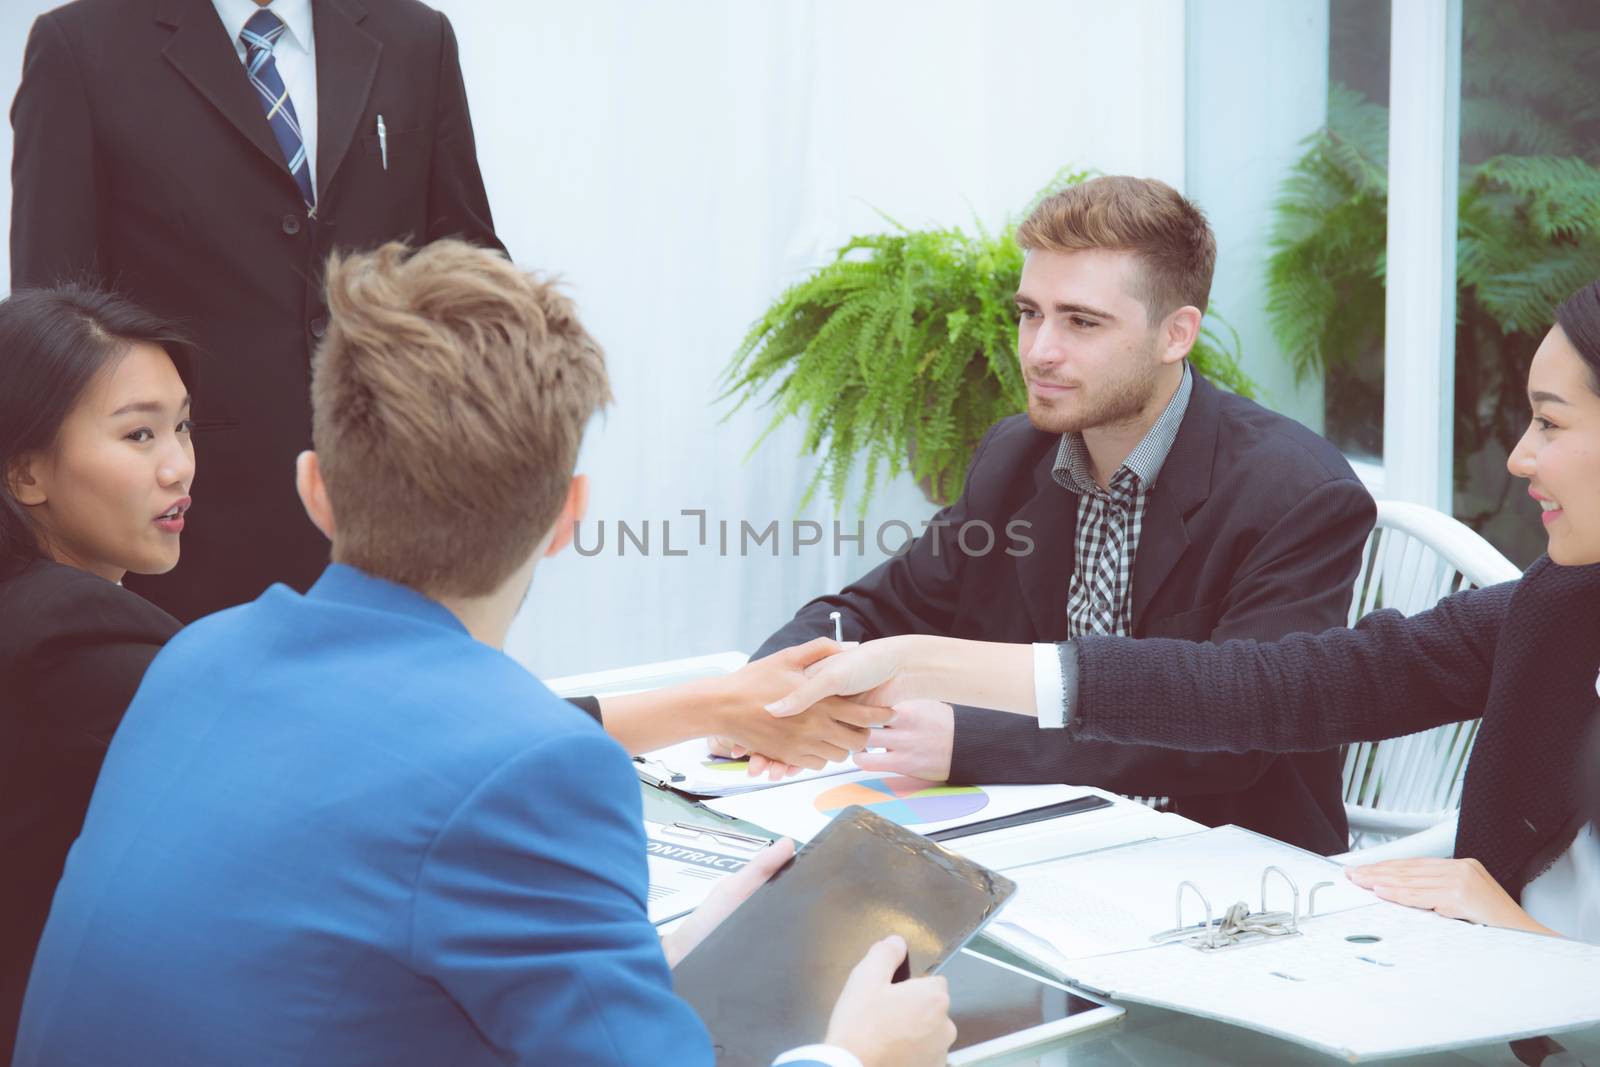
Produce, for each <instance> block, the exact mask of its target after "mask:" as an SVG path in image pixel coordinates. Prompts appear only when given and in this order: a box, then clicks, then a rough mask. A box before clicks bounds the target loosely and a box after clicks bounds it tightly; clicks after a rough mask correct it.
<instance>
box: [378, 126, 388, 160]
mask: <svg viewBox="0 0 1600 1067" xmlns="http://www.w3.org/2000/svg"><path fill="white" fill-rule="evenodd" d="M378 156H379V158H381V159H382V160H383V169H384V170H388V169H389V128H388V127H387V126H385V125H384V124H383V116H382V115H379V116H378Z"/></svg>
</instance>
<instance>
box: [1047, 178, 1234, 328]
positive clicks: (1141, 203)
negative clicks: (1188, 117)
mask: <svg viewBox="0 0 1600 1067" xmlns="http://www.w3.org/2000/svg"><path fill="white" fill-rule="evenodd" d="M1017 244H1019V245H1021V246H1022V247H1023V248H1025V249H1030V250H1035V249H1036V250H1040V251H1045V252H1063V253H1065V252H1083V251H1088V250H1090V249H1103V250H1106V251H1114V252H1132V253H1133V254H1134V255H1135V256H1136V257H1138V261H1139V266H1140V272H1139V273H1140V279H1141V281H1140V285H1139V292H1137V293H1136V294H1135V295H1137V296H1138V297H1139V299H1140V301H1141V302H1143V304H1144V306H1145V311H1146V313H1147V314H1148V316H1149V319H1150V321H1151V322H1152V323H1155V322H1159V321H1160V320H1161V319H1164V318H1165V317H1166V316H1167V315H1169V314H1171V313H1172V312H1173V311H1176V310H1177V309H1178V308H1180V307H1183V306H1185V305H1193V306H1194V307H1197V308H1199V309H1200V310H1201V311H1205V309H1206V301H1207V300H1208V299H1209V297H1210V295H1211V273H1212V271H1213V270H1214V269H1215V267H1216V263H1217V240H1216V238H1215V237H1214V236H1212V233H1211V226H1210V225H1209V224H1208V223H1207V222H1206V217H1205V215H1204V214H1202V213H1201V211H1200V209H1199V208H1197V207H1195V206H1194V205H1193V204H1191V203H1190V202H1189V201H1188V200H1185V199H1184V198H1183V196H1182V195H1180V194H1179V193H1178V191H1177V190H1176V189H1174V188H1172V186H1170V185H1167V184H1166V183H1165V182H1159V181H1156V180H1155V179H1154V178H1130V177H1126V176H1123V175H1107V176H1105V177H1100V178H1092V179H1090V180H1089V181H1086V182H1083V183H1082V184H1079V185H1069V186H1068V187H1067V188H1065V189H1062V190H1061V191H1060V192H1058V193H1054V194H1052V195H1050V196H1048V197H1045V199H1043V200H1041V201H1040V202H1039V204H1038V205H1037V206H1036V207H1035V208H1034V209H1033V211H1032V212H1031V213H1029V215H1028V217H1027V219H1025V220H1024V221H1023V223H1022V225H1021V226H1018V227H1017Z"/></svg>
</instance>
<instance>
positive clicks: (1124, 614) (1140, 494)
mask: <svg viewBox="0 0 1600 1067" xmlns="http://www.w3.org/2000/svg"><path fill="white" fill-rule="evenodd" d="M1193 391H1194V379H1193V376H1192V373H1191V372H1190V370H1189V367H1188V364H1185V365H1184V368H1183V380H1182V381H1181V382H1179V384H1178V391H1177V392H1175V393H1173V394H1172V399H1171V400H1169V401H1168V402H1167V406H1166V408H1165V410H1163V411H1162V412H1161V417H1160V418H1158V419H1156V422H1155V425H1154V426H1152V427H1150V431H1149V432H1148V433H1146V434H1145V435H1144V439H1143V440H1142V441H1140V442H1139V443H1138V445H1136V446H1135V447H1134V449H1133V451H1132V452H1130V453H1128V458H1127V459H1126V460H1124V461H1123V464H1122V466H1120V467H1118V468H1117V470H1116V473H1115V474H1113V475H1112V476H1111V478H1110V481H1109V485H1108V487H1107V488H1105V489H1102V488H1101V487H1100V484H1099V483H1098V482H1096V481H1095V480H1094V471H1093V467H1092V465H1091V464H1090V461H1089V449H1088V447H1087V446H1086V445H1085V444H1084V443H1083V436H1082V435H1081V434H1076V433H1067V434H1062V435H1061V448H1060V450H1059V451H1058V452H1057V453H1056V464H1055V468H1054V470H1053V471H1052V474H1053V475H1054V477H1055V480H1056V482H1057V484H1059V485H1060V486H1061V487H1062V488H1064V489H1068V490H1071V491H1072V492H1074V493H1077V494H1078V532H1077V536H1076V538H1075V540H1074V549H1075V556H1074V563H1073V569H1072V582H1071V584H1070V585H1069V587H1068V590H1067V636H1068V637H1069V638H1071V637H1081V636H1083V635H1084V634H1124V635H1125V634H1127V633H1129V632H1130V631H1131V630H1132V629H1133V559H1134V555H1135V554H1136V553H1137V552H1138V550H1139V532H1140V529H1141V528H1142V526H1143V524H1144V502H1145V496H1146V494H1148V493H1149V492H1150V489H1151V487H1153V486H1154V485H1155V484H1156V478H1157V477H1158V476H1159V475H1160V474H1161V468H1162V466H1164V465H1165V464H1166V462H1167V455H1168V453H1170V452H1171V451H1172V442H1173V441H1174V440H1176V439H1177V436H1178V427H1179V425H1180V424H1182V422H1183V415H1184V412H1186V411H1187V410H1188V409H1189V395H1190V393H1192V392H1193Z"/></svg>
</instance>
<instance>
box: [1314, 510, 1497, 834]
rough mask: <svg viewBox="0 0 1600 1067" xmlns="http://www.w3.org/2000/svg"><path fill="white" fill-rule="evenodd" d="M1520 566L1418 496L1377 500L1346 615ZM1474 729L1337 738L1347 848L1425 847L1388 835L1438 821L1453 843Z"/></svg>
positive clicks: (1434, 596)
mask: <svg viewBox="0 0 1600 1067" xmlns="http://www.w3.org/2000/svg"><path fill="white" fill-rule="evenodd" d="M1520 574H1521V572H1520V571H1519V570H1518V569H1517V567H1516V565H1515V564H1514V563H1512V562H1511V561H1510V560H1508V559H1506V558H1505V557H1504V556H1502V555H1501V554H1500V553H1499V552H1497V551H1495V549H1494V547H1493V546H1492V545H1490V544H1489V542H1487V541H1485V540H1484V539H1483V538H1482V537H1479V536H1478V535H1477V534H1476V533H1474V532H1473V531H1472V530H1471V529H1469V528H1468V527H1467V526H1465V525H1464V524H1462V523H1460V522H1457V521H1456V520H1455V519H1453V518H1451V517H1450V516H1448V515H1445V514H1442V513H1440V512H1438V511H1435V510H1433V509H1432V508H1427V507H1423V506H1422V505H1420V504H1408V503H1404V502H1402V501H1397V500H1381V501H1379V502H1378V523H1377V527H1376V528H1375V529H1374V530H1373V531H1372V536H1371V537H1369V538H1368V539H1367V544H1366V547H1365V548H1364V549H1363V550H1362V560H1361V572H1360V574H1358V575H1357V576H1356V584H1355V593H1354V595H1353V597H1352V599H1351V603H1350V623H1351V625H1355V622H1356V620H1357V619H1360V618H1361V617H1362V616H1363V615H1366V614H1367V613H1368V612H1371V611H1376V610H1378V609H1379V608H1394V609H1396V610H1398V611H1400V612H1402V613H1404V614H1406V615H1411V614H1414V613H1416V612H1418V611H1425V610H1427V609H1428V608H1431V607H1432V606H1433V605H1434V604H1436V603H1437V602H1438V601H1439V600H1441V599H1442V598H1444V597H1446V596H1449V595H1450V594H1451V593H1456V592H1459V591H1460V590H1462V589H1471V588H1476V587H1481V586H1486V585H1495V584H1497V583H1499V582H1506V581H1512V580H1514V579H1515V578H1517V577H1518V576H1519V575H1520ZM1477 733H1478V722H1477V720H1476V719H1474V720H1472V721H1471V722H1461V723H1451V724H1449V725H1447V726H1440V727H1436V728H1435V729H1432V730H1423V731H1421V732H1420V733H1414V734H1408V735H1406V736H1405V737H1395V738H1390V739H1389V740H1387V741H1368V742H1362V743H1360V744H1355V745H1347V746H1345V749H1344V753H1343V755H1344V806H1345V812H1346V813H1347V814H1348V816H1349V819H1350V843H1351V846H1352V848H1358V849H1366V848H1367V847H1368V846H1371V845H1376V844H1379V843H1380V842H1385V841H1391V842H1395V848H1388V847H1386V848H1385V853H1386V854H1387V853H1389V852H1395V854H1396V855H1427V854H1430V853H1429V852H1413V853H1407V852H1405V848H1406V847H1407V846H1403V845H1400V844H1399V843H1398V842H1397V841H1395V839H1397V838H1401V837H1404V836H1406V835H1413V834H1418V833H1420V832H1421V831H1424V830H1428V829H1429V828H1430V827H1435V826H1438V825H1439V824H1440V823H1443V822H1445V821H1447V820H1448V821H1449V822H1450V827H1449V833H1448V838H1449V841H1448V842H1446V845H1449V844H1453V842H1454V838H1455V834H1454V818H1455V811H1456V809H1457V808H1458V807H1459V806H1460V804H1461V781H1462V776H1463V775H1464V774H1465V772H1466V767H1467V757H1468V756H1469V755H1470V754H1471V752H1472V742H1473V739H1474V738H1475V737H1476V736H1477ZM1436 838H1441V832H1440V831H1435V833H1434V834H1432V835H1430V836H1429V837H1427V838H1425V839H1421V840H1418V841H1417V842H1415V844H1414V846H1413V847H1416V848H1424V847H1426V848H1430V849H1436V848H1438V847H1439V844H1440V842H1439V840H1435V839H1436ZM1441 839H1442V838H1441ZM1397 849H1398V851H1396V850H1397ZM1442 854H1443V855H1448V854H1449V853H1448V851H1446V852H1444V853H1442ZM1363 859H1365V856H1363Z"/></svg>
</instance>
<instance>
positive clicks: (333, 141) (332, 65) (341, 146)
mask: <svg viewBox="0 0 1600 1067" xmlns="http://www.w3.org/2000/svg"><path fill="white" fill-rule="evenodd" d="M311 11H312V20H313V22H314V24H315V26H316V35H317V203H319V204H320V203H322V200H323V197H324V196H325V195H326V194H327V191H328V190H329V189H330V188H332V187H333V179H334V178H335V177H336V176H337V175H338V173H339V166H340V164H341V163H343V162H344V158H345V156H346V155H347V154H349V151H350V142H351V141H352V140H353V139H354V138H355V135H356V128H357V126H358V125H359V124H360V122H361V116H362V115H363V114H365V113H366V110H367V98H368V97H369V96H370V95H371V93H372V83H373V81H374V80H376V78H377V76H378V59H379V57H380V56H381V55H382V54H383V42H381V41H379V40H378V39H377V38H375V37H373V36H372V35H371V34H369V33H367V31H366V30H363V29H362V28H361V25H360V24H361V22H362V21H363V20H364V19H366V17H367V11H366V8H364V7H362V6H361V4H360V3H359V2H358V0H318V2H317V3H314V4H312V5H311Z"/></svg>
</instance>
